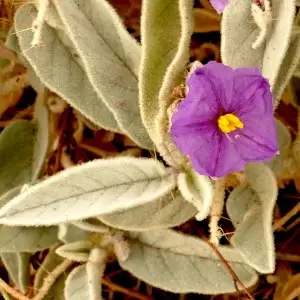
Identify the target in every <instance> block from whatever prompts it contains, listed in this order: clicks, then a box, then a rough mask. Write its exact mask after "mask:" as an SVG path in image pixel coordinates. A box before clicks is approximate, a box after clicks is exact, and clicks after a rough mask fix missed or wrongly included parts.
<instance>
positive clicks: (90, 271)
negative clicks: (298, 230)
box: [64, 248, 107, 300]
mask: <svg viewBox="0 0 300 300" xmlns="http://www.w3.org/2000/svg"><path fill="white" fill-rule="evenodd" d="M106 259H107V253H106V251H105V250H103V249H100V248H94V249H92V250H91V253H90V257H89V261H88V262H87V263H86V264H85V265H82V266H79V267H77V268H75V269H73V271H72V272H71V273H70V275H69V276H68V278H67V280H66V287H65V291H64V294H65V298H66V300H82V299H89V300H101V299H102V295H101V294H102V289H101V278H102V276H103V273H104V270H105V265H106Z"/></svg>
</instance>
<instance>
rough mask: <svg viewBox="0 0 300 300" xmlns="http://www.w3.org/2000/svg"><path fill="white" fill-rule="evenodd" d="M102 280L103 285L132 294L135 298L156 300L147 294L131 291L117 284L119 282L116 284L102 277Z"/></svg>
mask: <svg viewBox="0 0 300 300" xmlns="http://www.w3.org/2000/svg"><path fill="white" fill-rule="evenodd" d="M101 282H102V284H103V285H105V286H107V287H109V288H110V289H111V290H113V291H116V292H120V293H123V294H125V295H128V296H131V297H133V298H136V299H140V300H154V298H153V297H152V296H146V295H142V294H140V293H138V292H134V291H131V290H129V289H126V288H124V287H122V286H120V285H117V284H115V283H113V282H111V281H110V280H107V279H105V278H102V279H101Z"/></svg>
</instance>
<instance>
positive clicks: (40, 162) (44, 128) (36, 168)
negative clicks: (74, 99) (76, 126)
mask: <svg viewBox="0 0 300 300" xmlns="http://www.w3.org/2000/svg"><path fill="white" fill-rule="evenodd" d="M47 97H48V92H47V91H46V89H45V88H43V89H40V90H39V92H38V95H37V99H36V103H35V106H34V117H35V122H36V125H37V133H36V141H35V147H34V151H33V161H32V163H33V174H32V180H36V179H38V178H39V176H40V174H41V173H42V171H43V166H44V163H45V159H46V155H47V153H48V147H49V138H50V137H49V132H50V128H49V111H48V109H47V107H46V105H45V100H46V99H47Z"/></svg>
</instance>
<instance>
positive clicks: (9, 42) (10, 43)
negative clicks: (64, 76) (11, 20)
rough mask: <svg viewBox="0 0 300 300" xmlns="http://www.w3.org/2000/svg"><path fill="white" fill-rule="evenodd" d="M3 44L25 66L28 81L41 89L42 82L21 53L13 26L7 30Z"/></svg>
mask: <svg viewBox="0 0 300 300" xmlns="http://www.w3.org/2000/svg"><path fill="white" fill-rule="evenodd" d="M5 46H6V47H7V48H8V49H10V50H12V51H14V52H15V53H16V55H17V57H18V59H19V61H20V63H22V64H23V65H24V66H25V67H26V68H27V72H28V81H29V83H30V85H31V86H32V87H33V88H34V89H35V90H36V91H37V92H39V91H40V90H41V89H43V84H42V82H41V81H40V79H39V78H38V77H37V76H36V74H35V72H34V70H33V69H32V68H31V66H30V63H29V62H28V61H27V59H26V58H25V57H24V56H23V55H22V54H21V48H20V44H19V41H18V38H17V35H16V31H15V28H14V26H12V27H11V29H10V31H9V35H8V36H7V39H6V41H5Z"/></svg>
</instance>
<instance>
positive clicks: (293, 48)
mask: <svg viewBox="0 0 300 300" xmlns="http://www.w3.org/2000/svg"><path fill="white" fill-rule="evenodd" d="M299 60H300V27H298V26H297V27H296V26H295V27H294V30H293V32H292V35H291V41H290V44H289V46H288V50H287V52H286V54H285V57H284V58H283V60H282V63H281V66H280V69H279V72H278V76H277V78H276V81H275V83H274V87H273V94H274V98H275V99H277V104H278V103H279V100H280V97H281V96H282V94H283V92H284V90H285V88H286V87H287V85H288V83H289V80H290V79H291V77H292V75H293V73H294V72H295V71H296V69H297V66H298V65H299Z"/></svg>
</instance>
